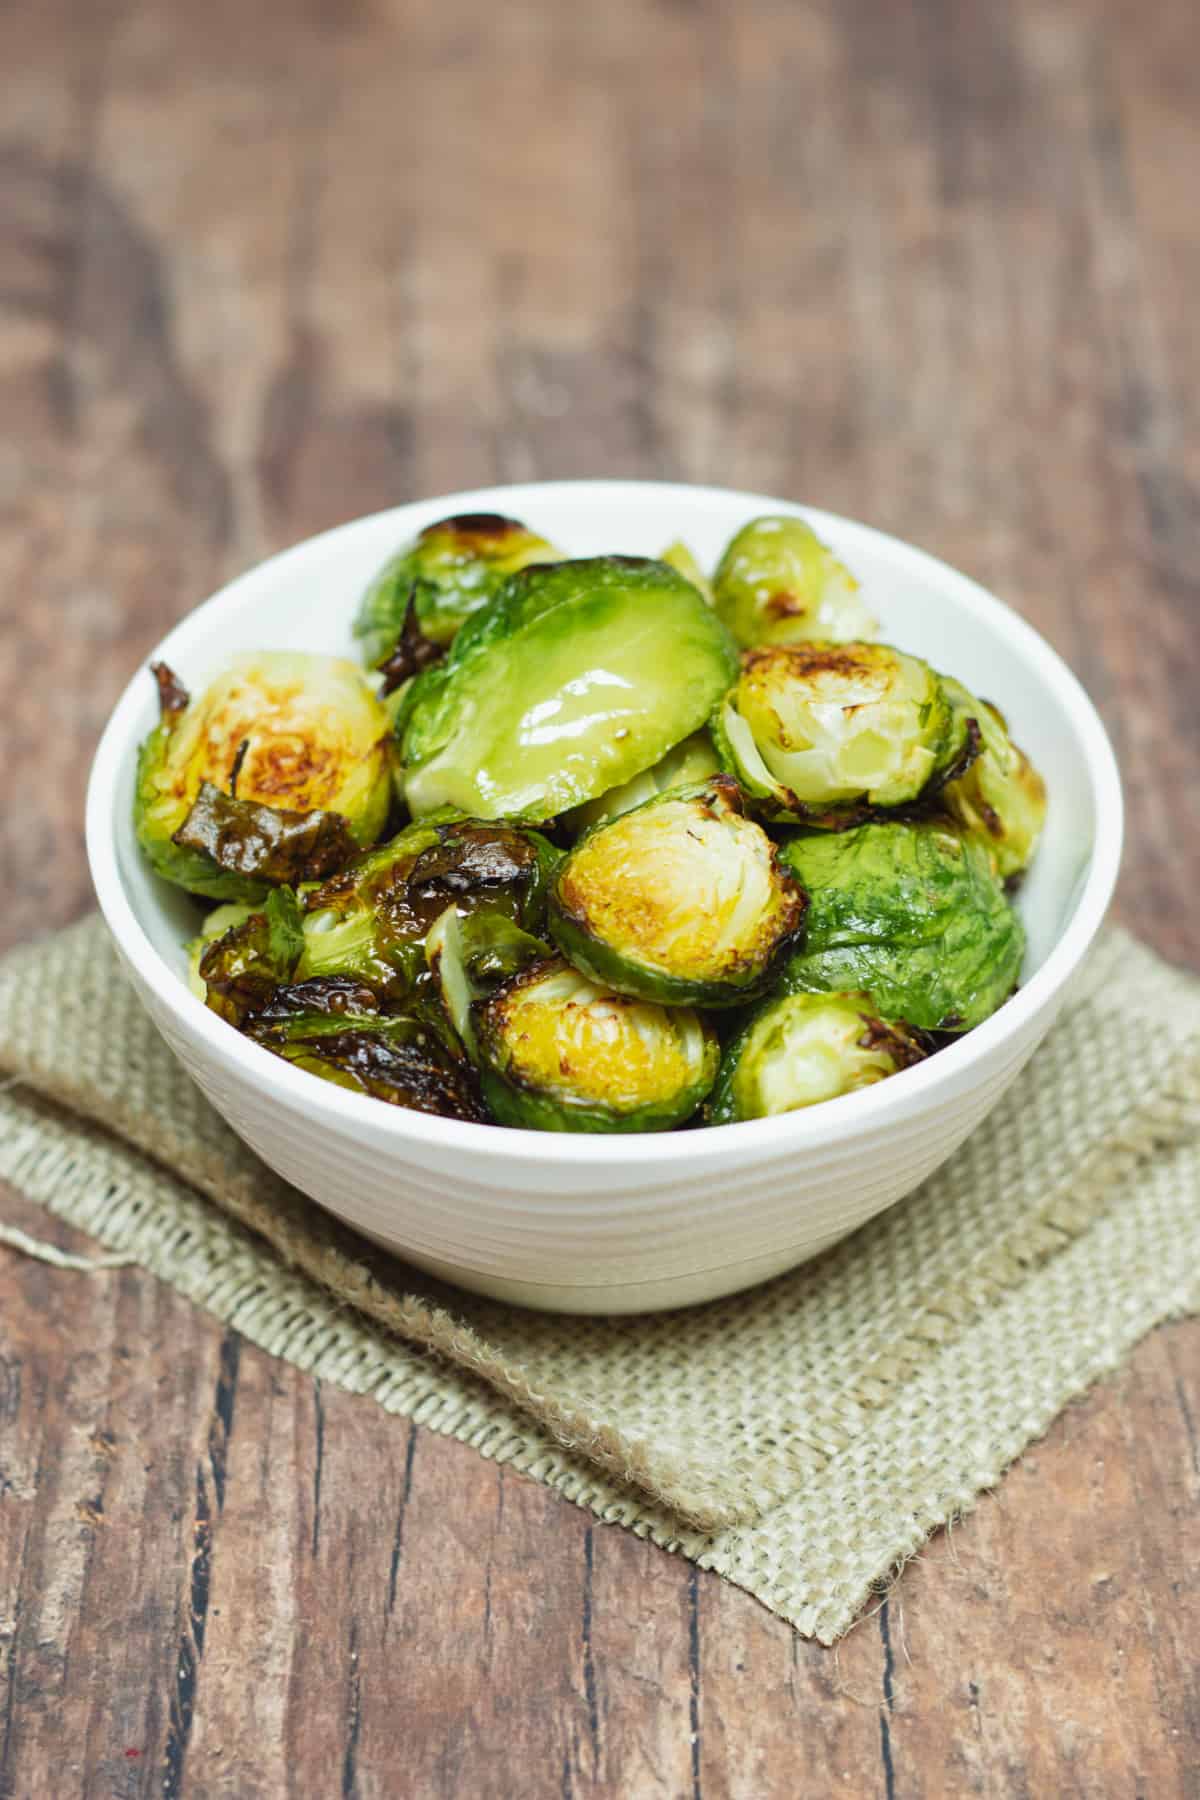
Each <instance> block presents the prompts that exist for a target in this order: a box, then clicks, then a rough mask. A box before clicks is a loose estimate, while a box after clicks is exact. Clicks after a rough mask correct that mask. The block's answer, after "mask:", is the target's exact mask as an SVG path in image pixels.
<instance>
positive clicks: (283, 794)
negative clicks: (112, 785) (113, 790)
mask: <svg viewBox="0 0 1200 1800" xmlns="http://www.w3.org/2000/svg"><path fill="white" fill-rule="evenodd" d="M158 679H159V692H160V699H161V702H162V717H161V719H160V721H159V723H158V725H157V726H156V727H155V729H154V730H153V731H152V732H151V734H150V736H149V737H148V738H147V739H146V741H145V743H144V744H143V745H142V747H141V751H140V753H139V757H138V778H137V791H136V796H135V801H134V824H135V827H136V830H137V835H138V842H139V843H140V844H141V847H142V849H143V851H144V852H145V854H146V856H147V858H148V860H149V862H150V864H151V866H152V867H153V868H154V869H155V870H156V871H157V872H158V873H159V874H160V875H162V876H164V877H165V878H166V879H167V880H168V881H173V882H175V883H176V884H177V885H178V886H180V887H183V888H187V889H188V891H189V892H190V893H194V894H203V895H206V896H207V897H208V898H209V899H213V900H241V901H248V902H255V901H259V900H261V899H262V898H263V897H264V895H265V894H266V893H267V891H268V889H269V887H270V886H271V885H272V883H273V882H278V881H281V880H292V881H296V880H305V879H308V878H310V877H319V876H320V875H321V874H322V873H328V872H329V871H330V870H331V869H332V868H334V867H336V866H337V864H338V862H339V861H344V860H345V859H346V858H347V857H348V856H349V855H351V854H353V852H354V851H355V850H356V849H359V848H361V847H362V846H363V845H365V844H370V843H373V842H374V840H375V839H376V838H377V837H378V836H379V833H380V832H381V831H382V829H383V827H384V823H385V820H386V818H387V812H388V807H389V804H390V799H391V763H392V750H391V743H390V722H389V720H388V717H387V715H386V713H385V712H384V710H383V708H382V707H381V706H380V704H379V702H378V700H377V699H376V698H375V696H374V694H373V693H372V692H371V690H370V688H369V687H368V686H367V684H366V682H365V681H364V680H363V677H362V675H361V673H360V671H359V670H358V669H356V668H355V666H354V664H353V663H350V662H344V661H341V660H340V659H338V658H337V657H331V656H314V655H308V654H305V653H302V652H300V651H292V650H273V651H261V652H258V653H256V654H253V655H247V656H240V657H238V658H236V659H235V660H234V661H233V662H232V663H231V664H230V665H229V667H228V668H227V669H226V671H225V673H224V674H223V675H220V676H218V677H217V679H216V680H215V681H213V682H211V683H210V684H209V686H208V687H207V688H206V689H205V690H204V692H203V693H202V694H200V695H199V696H198V697H197V698H196V699H194V700H191V701H189V700H188V698H187V696H186V694H185V693H184V692H183V690H182V688H181V687H180V686H179V684H178V682H177V681H176V680H175V678H174V677H173V676H172V675H171V672H170V671H169V670H167V669H161V671H160V672H159V676H158Z"/></svg>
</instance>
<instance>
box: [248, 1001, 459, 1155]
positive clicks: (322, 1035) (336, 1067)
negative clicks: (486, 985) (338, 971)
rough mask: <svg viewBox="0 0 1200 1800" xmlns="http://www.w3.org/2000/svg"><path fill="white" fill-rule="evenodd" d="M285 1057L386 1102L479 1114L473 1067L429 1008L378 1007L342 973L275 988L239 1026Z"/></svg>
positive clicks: (456, 1116) (426, 1109)
mask: <svg viewBox="0 0 1200 1800" xmlns="http://www.w3.org/2000/svg"><path fill="white" fill-rule="evenodd" d="M243 1029H244V1030H245V1032H246V1034H247V1036H249V1037H252V1038H253V1039H254V1040H255V1042H256V1043H259V1044H262V1045H264V1046H265V1047H266V1048H267V1049H268V1050H272V1051H274V1053H275V1055H276V1056H280V1057H282V1058H283V1059H284V1061H285V1062H290V1063H294V1064H295V1065H296V1067H297V1068H301V1069H307V1070H308V1071H309V1072H310V1074H313V1075H320V1076H321V1077H322V1078H323V1079H324V1080H325V1081H332V1082H335V1083H336V1084H337V1085H338V1086H339V1087H344V1088H350V1089H352V1090H353V1091H354V1092H356V1093H360V1094H371V1095H373V1096H374V1097H375V1099H377V1100H386V1101H387V1102H388V1103H389V1104H390V1105H392V1106H406V1107H409V1108H411V1109H413V1110H414V1111H416V1112H427V1113H440V1114H441V1115H442V1116H443V1117H445V1118H452V1119H474V1120H477V1121H482V1120H486V1118H487V1114H486V1113H485V1111H484V1108H483V1104H482V1101H481V1100H480V1096H479V1087H478V1080H477V1077H476V1075H475V1071H474V1070H473V1069H472V1067H471V1065H470V1063H468V1062H467V1061H466V1060H465V1059H464V1058H463V1057H462V1056H461V1055H460V1054H459V1053H458V1051H457V1049H456V1048H455V1047H454V1045H453V1044H452V1043H451V1042H450V1040H449V1038H448V1036H447V1034H446V1031H445V1027H444V1026H443V1025H442V1024H440V1022H439V1020H438V1018H437V1015H436V1014H435V1013H434V1012H433V1011H432V1010H431V1009H428V1008H423V1009H416V1010H413V1011H411V1012H408V1013H403V1014H397V1013H384V1012H381V1011H380V1010H379V1005H378V1000H377V998H376V996H375V995H374V993H373V992H372V990H371V988H370V987H364V986H362V985H361V984H358V983H356V982H354V981H353V980H349V979H346V978H334V979H332V980H314V981H304V982H299V983H297V984H296V985H295V986H291V987H282V988H279V989H278V990H277V991H276V992H275V993H274V994H273V995H272V997H271V998H270V1000H269V1001H268V1002H267V1003H266V1004H265V1005H264V1006H263V1007H261V1008H260V1009H259V1010H258V1011H257V1012H255V1013H254V1014H253V1015H252V1016H251V1017H250V1018H249V1019H248V1020H247V1021H246V1023H245V1026H244V1028H243Z"/></svg>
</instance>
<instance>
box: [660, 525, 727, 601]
mask: <svg viewBox="0 0 1200 1800" xmlns="http://www.w3.org/2000/svg"><path fill="white" fill-rule="evenodd" d="M662 560H663V562H665V563H670V565H671V567H672V568H673V569H678V570H679V573H680V574H681V575H683V576H686V578H687V580H688V581H690V582H691V584H692V586H693V587H694V588H697V589H699V591H700V593H702V594H703V595H704V598H705V599H706V600H707V601H708V604H709V605H710V606H712V605H714V604H715V598H714V595H713V584H712V582H711V581H710V580H709V578H708V576H707V575H706V574H705V573H704V570H703V569H702V568H701V567H700V564H699V563H698V562H697V561H696V558H695V557H694V556H693V555H692V552H691V550H690V549H689V548H688V546H687V545H686V544H685V543H684V542H683V540H682V539H681V538H676V539H675V542H674V543H673V544H668V545H667V547H666V549H665V550H664V551H663V553H662Z"/></svg>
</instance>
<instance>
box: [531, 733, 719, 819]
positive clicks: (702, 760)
mask: <svg viewBox="0 0 1200 1800" xmlns="http://www.w3.org/2000/svg"><path fill="white" fill-rule="evenodd" d="M720 767H721V765H720V763H719V761H718V760H717V753H716V751H715V750H714V749H713V742H712V739H711V737H710V736H709V735H708V733H707V731H694V732H693V733H692V735H691V737H688V738H684V740H683V742H682V743H681V744H676V745H675V748H674V749H673V750H668V751H667V754H666V755H665V756H660V757H659V759H658V761H657V762H656V763H654V764H653V766H652V767H651V768H649V769H643V770H642V771H641V773H640V774H638V775H634V776H633V777H632V778H631V779H630V780H629V781H623V782H622V783H621V785H620V787H615V788H609V790H608V792H607V793H606V794H601V795H600V798H599V799H598V800H589V801H588V803H587V805H586V806H577V807H576V808H575V809H574V811H573V812H570V813H568V814H567V818H566V823H567V825H568V826H569V827H570V829H571V830H572V831H574V832H580V833H582V832H584V831H590V830H591V828H592V826H593V825H603V824H605V823H607V821H608V820H609V819H618V818H620V816H621V814H622V813H627V812H632V811H633V809H634V807H635V806H641V805H642V804H643V803H644V802H645V801H647V800H653V799H654V798H655V796H656V795H658V794H665V793H666V792H667V791H668V789H670V788H676V787H686V786H689V785H690V784H691V783H693V782H697V781H704V780H705V779H706V777H708V776H709V775H716V774H717V773H718V772H719V770H720Z"/></svg>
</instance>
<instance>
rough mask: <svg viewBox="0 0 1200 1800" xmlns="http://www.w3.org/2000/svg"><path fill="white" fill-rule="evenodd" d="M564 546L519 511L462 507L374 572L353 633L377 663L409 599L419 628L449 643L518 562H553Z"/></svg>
mask: <svg viewBox="0 0 1200 1800" xmlns="http://www.w3.org/2000/svg"><path fill="white" fill-rule="evenodd" d="M561 555H562V552H561V551H560V550H556V549H555V548H554V545H553V544H548V543H547V542H546V540H545V538H542V537H538V535H537V533H536V532H533V531H530V529H529V527H528V526H527V525H522V524H521V522H520V520H519V519H506V518H504V517H503V515H502V514H500V513H459V514H457V515H456V516H455V517H454V518H451V519H439V520H438V522H437V523H436V524H435V525H427V526H426V527H425V529H424V531H420V532H418V533H417V536H416V537H415V538H414V539H413V540H412V542H411V543H409V544H406V545H405V546H404V548H403V549H402V550H400V551H398V552H397V553H396V555H395V556H393V557H392V558H391V559H390V560H389V561H388V562H387V563H385V564H384V566H383V568H382V569H381V570H380V571H379V573H378V575H376V577H375V579H374V580H373V581H372V583H371V585H370V587H369V588H368V589H367V591H366V593H365V594H364V595H363V598H362V604H361V606H360V608H359V613H358V618H357V620H356V621H355V625H354V635H355V637H358V638H361V639H362V646H363V656H364V658H365V660H366V661H367V662H368V663H369V664H370V666H371V667H372V668H376V667H378V665H379V664H380V663H382V662H383V661H384V660H385V659H386V658H387V657H389V656H390V655H391V654H392V652H393V651H394V650H395V648H396V644H397V642H398V640H399V638H400V635H401V633H402V632H403V630H404V627H405V620H406V619H407V617H408V611H409V604H410V602H411V603H412V606H413V610H414V615H415V621H416V624H417V625H418V626H419V628H420V632H421V634H422V636H423V637H424V638H425V639H427V640H428V641H430V642H431V643H434V644H440V645H443V646H445V645H446V644H449V643H450V641H451V639H452V638H453V637H454V634H455V633H456V632H457V631H458V629H459V627H460V626H461V625H462V624H463V622H464V621H465V620H466V619H468V618H470V616H471V614H472V613H473V612H476V611H478V609H479V608H480V607H481V606H483V605H484V603H485V602H486V601H488V600H490V599H491V597H492V595H493V594H494V593H495V592H496V590H497V588H499V587H500V585H501V584H502V583H503V582H504V581H505V580H506V579H507V577H508V576H509V575H511V574H513V573H514V572H515V571H516V570H517V569H523V568H525V567H527V565H528V564H530V563H546V562H558V561H559V560H560V558H561Z"/></svg>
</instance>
